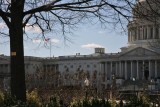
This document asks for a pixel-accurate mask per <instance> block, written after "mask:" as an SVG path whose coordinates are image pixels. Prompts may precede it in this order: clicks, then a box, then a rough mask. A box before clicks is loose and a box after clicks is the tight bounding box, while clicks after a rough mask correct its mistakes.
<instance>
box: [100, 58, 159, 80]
mask: <svg viewBox="0 0 160 107" xmlns="http://www.w3.org/2000/svg"><path fill="white" fill-rule="evenodd" d="M157 63H158V62H157V60H147V61H146V60H144V61H140V60H134V61H109V62H105V63H101V72H105V75H106V80H111V79H112V78H111V75H113V74H115V75H116V77H117V78H122V79H125V80H128V79H132V78H133V77H134V78H136V79H138V80H143V79H144V78H145V77H144V71H145V70H148V71H149V79H151V78H157V77H158V76H160V73H158V70H159V69H158V64H157Z"/></svg>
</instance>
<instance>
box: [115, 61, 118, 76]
mask: <svg viewBox="0 0 160 107" xmlns="http://www.w3.org/2000/svg"><path fill="white" fill-rule="evenodd" d="M117 70H118V68H117V62H116V73H115V75H118V73H117Z"/></svg>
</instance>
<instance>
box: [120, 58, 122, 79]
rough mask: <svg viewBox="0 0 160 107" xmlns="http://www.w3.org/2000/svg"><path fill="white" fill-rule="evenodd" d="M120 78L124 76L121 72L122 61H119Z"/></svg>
mask: <svg viewBox="0 0 160 107" xmlns="http://www.w3.org/2000/svg"><path fill="white" fill-rule="evenodd" d="M119 76H120V77H121V76H122V72H121V61H119Z"/></svg>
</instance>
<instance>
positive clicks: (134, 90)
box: [132, 78, 136, 93]
mask: <svg viewBox="0 0 160 107" xmlns="http://www.w3.org/2000/svg"><path fill="white" fill-rule="evenodd" d="M132 80H133V89H134V93H135V80H136V79H135V78H133V79H132Z"/></svg>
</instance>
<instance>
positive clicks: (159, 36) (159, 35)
mask: <svg viewBox="0 0 160 107" xmlns="http://www.w3.org/2000/svg"><path fill="white" fill-rule="evenodd" d="M158 30H159V34H158V38H159V39H160V26H159V28H158Z"/></svg>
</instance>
